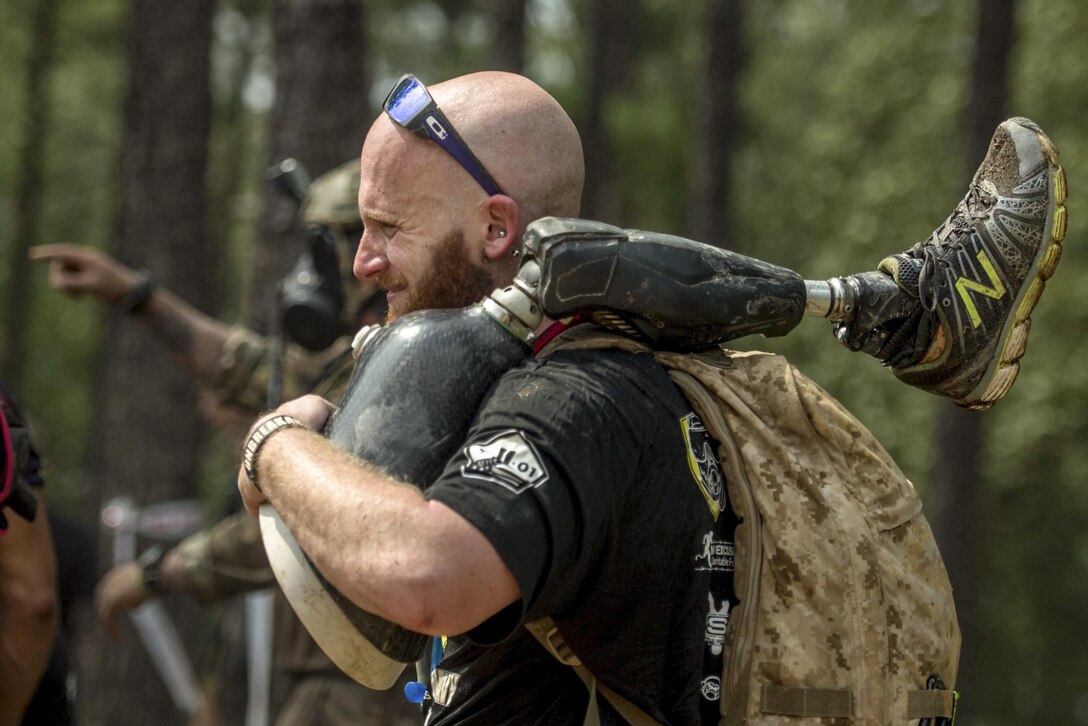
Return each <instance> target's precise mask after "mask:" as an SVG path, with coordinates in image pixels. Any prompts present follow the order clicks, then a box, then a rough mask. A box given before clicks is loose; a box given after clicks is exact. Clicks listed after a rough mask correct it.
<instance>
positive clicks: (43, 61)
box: [2, 0, 57, 390]
mask: <svg viewBox="0 0 1088 726" xmlns="http://www.w3.org/2000/svg"><path fill="white" fill-rule="evenodd" d="M56 20H57V1H56V0H39V1H38V3H37V4H36V5H34V11H33V21H32V22H33V28H32V31H33V32H32V35H31V38H32V40H31V47H30V54H29V58H28V60H27V66H26V91H25V95H24V99H25V102H24V107H25V111H24V113H23V118H24V122H23V143H22V149H21V152H20V155H19V179H18V182H17V184H18V191H17V192H16V195H17V202H16V206H15V239H14V240H13V244H12V245H11V248H10V249H9V251H8V255H9V256H8V260H7V263H6V264H5V267H6V268H7V269H6V270H5V273H6V281H5V283H4V291H5V292H4V302H5V303H6V305H5V309H6V315H5V317H4V320H5V322H6V325H5V326H4V336H3V360H2V365H3V373H4V379H5V380H6V381H7V382H8V385H10V386H11V387H12V388H13V389H14V390H19V389H20V388H22V386H20V383H21V379H22V377H23V371H24V370H25V367H26V337H27V336H26V331H27V328H28V320H27V319H26V316H27V315H28V313H29V310H30V306H29V305H28V304H27V300H28V298H29V296H30V279H31V276H30V274H29V266H30V263H29V261H28V260H27V256H26V251H27V248H28V247H30V246H31V245H33V244H35V243H37V242H38V241H39V240H38V225H39V223H40V221H41V219H40V210H41V198H42V172H43V168H44V166H45V159H44V154H43V147H44V142H45V138H46V132H47V130H48V127H49V121H50V118H49V107H50V104H49V88H48V77H49V71H50V68H51V67H52V65H53V57H54V53H53V50H54V49H53V44H54V42H55V38H54V35H55V33H54V30H55V28H56Z"/></svg>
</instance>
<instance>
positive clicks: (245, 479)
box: [238, 395, 336, 515]
mask: <svg viewBox="0 0 1088 726" xmlns="http://www.w3.org/2000/svg"><path fill="white" fill-rule="evenodd" d="M335 410H336V406H333V405H332V404H331V403H329V402H328V401H326V400H325V399H324V398H322V397H321V396H314V395H308V396H302V397H301V398H296V399H294V400H291V401H288V402H287V403H284V404H282V405H281V406H280V407H279V408H277V409H276V410H275V411H270V412H268V413H266V414H265V415H263V416H261V417H260V418H259V419H257V420H256V421H255V422H254V423H253V426H251V427H250V429H249V434H247V435H246V441H248V440H249V437H250V436H251V435H252V434H253V431H254V430H255V429H256V428H257V427H258V426H260V425H261V424H262V423H264V422H265V421H266V420H268V419H269V418H272V417H273V416H278V415H287V416H294V417H295V418H297V419H298V420H299V421H301V422H302V423H304V424H305V425H306V426H307V427H309V428H311V429H313V430H314V431H320V430H321V429H322V428H324V427H325V422H326V421H328V420H329V416H331V415H332V413H333V411H335ZM238 492H239V493H240V494H241V495H242V502H243V503H244V504H245V506H246V509H248V510H249V512H250V514H253V515H256V514H257V510H258V509H259V508H260V506H261V505H262V504H263V503H265V502H266V501H268V497H267V496H265V493H264V492H263V491H261V490H260V489H258V488H257V487H255V486H254V485H253V482H252V481H250V479H249V476H248V475H247V474H246V470H245V467H244V466H239V467H238Z"/></svg>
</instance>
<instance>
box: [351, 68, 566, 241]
mask: <svg viewBox="0 0 1088 726" xmlns="http://www.w3.org/2000/svg"><path fill="white" fill-rule="evenodd" d="M429 90H430V92H431V95H432V96H434V99H435V101H436V102H437V103H438V107H439V108H441V109H442V111H443V112H444V113H445V114H446V116H447V117H448V118H449V119H450V122H451V123H452V124H453V126H454V127H455V128H456V129H457V131H458V132H459V133H460V134H461V136H462V137H463V138H464V140H465V143H466V144H468V146H469V148H470V149H472V151H473V153H475V154H476V156H477V157H479V159H480V161H481V162H482V163H483V165H484V166H485V167H486V168H487V170H488V171H489V172H491V175H492V177H494V179H495V181H496V182H497V183H498V185H499V186H500V187H501V188H502V190H503V191H504V192H505V193H506V194H508V195H509V196H511V197H513V198H514V200H515V201H517V203H518V206H519V208H520V212H521V215H520V216H521V221H522V225H524V224H528V223H529V222H531V221H532V220H534V219H538V218H540V217H543V216H547V215H556V216H566V217H573V216H577V215H578V211H579V207H580V205H581V196H582V184H583V182H584V179H585V167H584V163H583V160H582V143H581V140H580V139H579V137H578V131H577V129H576V128H575V127H574V123H573V122H572V121H571V120H570V117H569V116H567V113H566V111H564V110H563V107H562V106H560V105H559V102H558V101H556V100H555V99H554V98H552V97H551V95H549V94H548V92H547V91H545V90H544V89H543V88H541V87H540V86H538V85H537V84H535V83H533V82H532V81H530V80H529V79H528V78H525V77H524V76H519V75H516V74H513V73H503V72H498V71H487V72H482V73H472V74H470V75H466V76H460V77H458V78H453V79H451V80H448V81H444V82H442V83H438V84H435V85H434V86H430V87H429ZM389 123H391V122H390V120H389V119H388V118H384V115H383V118H380V119H378V121H377V122H376V123H375V129H373V130H372V133H373V131H376V130H377V127H378V126H379V125H386V124H389ZM400 133H406V132H404V131H403V130H402V131H400ZM428 152H429V153H430V155H432V156H433V155H434V154H435V153H437V154H445V152H444V151H442V150H441V149H438V148H437V146H434V147H432V148H431V149H428ZM450 161H452V158H451V159H450ZM453 163H454V164H456V162H453ZM465 173H466V174H467V172H465ZM472 183H473V184H475V182H472Z"/></svg>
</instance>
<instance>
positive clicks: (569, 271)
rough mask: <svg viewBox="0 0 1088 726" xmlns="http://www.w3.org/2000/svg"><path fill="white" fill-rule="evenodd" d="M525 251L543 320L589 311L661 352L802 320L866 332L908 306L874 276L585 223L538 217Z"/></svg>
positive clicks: (527, 275)
mask: <svg viewBox="0 0 1088 726" xmlns="http://www.w3.org/2000/svg"><path fill="white" fill-rule="evenodd" d="M524 246H525V255H526V260H525V262H524V263H523V265H522V268H521V270H520V271H519V273H518V281H519V283H520V286H521V287H522V288H523V289H532V290H533V296H534V297H535V298H536V300H537V302H539V304H540V307H541V309H542V311H543V312H544V313H545V314H547V315H549V316H550V317H553V318H564V317H568V316H571V315H574V314H583V315H587V316H588V317H589V318H590V319H591V320H592V321H593V322H595V323H597V324H598V325H601V326H603V327H606V328H609V329H611V330H613V331H615V332H619V333H622V334H624V335H628V336H631V337H637V338H639V339H641V340H642V341H643V342H645V343H647V344H649V345H650V346H651V347H655V348H658V349H661V350H675V351H695V350H700V349H705V348H710V347H713V346H717V345H721V344H722V343H725V342H727V341H730V340H733V339H736V338H740V337H743V336H746V335H753V334H759V335H764V336H768V337H774V336H780V335H785V334H786V333H788V332H790V331H791V330H793V328H795V327H796V326H797V324H798V323H800V321H801V319H802V318H803V317H804V316H806V315H809V316H818V317H824V318H828V319H829V320H831V321H839V322H844V323H849V324H852V325H853V326H854V327H861V328H865V329H874V328H877V327H878V326H879V325H880V324H882V323H884V322H886V321H888V320H892V319H896V318H901V317H905V316H906V315H908V314H909V313H910V311H911V310H912V309H913V308H914V307H915V306H916V301H914V300H913V299H911V298H910V297H909V296H908V295H906V294H905V293H904V292H903V291H902V290H901V289H900V288H899V287H898V286H897V285H896V284H895V282H894V281H893V280H892V279H891V277H889V276H888V275H886V274H884V273H881V272H872V273H863V274H861V275H853V276H851V277H847V278H841V277H839V278H833V279H830V280H824V281H816V280H804V279H802V278H801V276H800V275H798V274H797V273H796V272H793V271H792V270H789V269H786V268H784V267H778V266H777V265H772V264H770V263H768V262H764V261H762V260H757V259H754V258H752V257H746V256H744V255H740V254H737V253H735V252H730V251H729V250H723V249H719V248H717V247H712V246H710V245H706V244H702V243H700V242H694V241H692V240H688V239H684V238H682V237H674V236H672V235H666V234H658V233H653V232H642V231H638V230H622V229H620V228H618V227H613V226H611V225H607V224H602V223H600V222H593V221H590V220H583V219H569V218H559V217H549V218H545V219H542V220H538V221H537V222H534V223H533V224H531V225H529V227H528V229H527V230H526V232H525V236H524ZM534 265H535V266H536V268H537V269H533V268H534ZM516 284H518V283H516ZM493 297H494V296H493ZM508 304H511V305H513V303H512V302H510V303H508ZM514 307H515V308H516V305H514ZM529 322H531V321H529Z"/></svg>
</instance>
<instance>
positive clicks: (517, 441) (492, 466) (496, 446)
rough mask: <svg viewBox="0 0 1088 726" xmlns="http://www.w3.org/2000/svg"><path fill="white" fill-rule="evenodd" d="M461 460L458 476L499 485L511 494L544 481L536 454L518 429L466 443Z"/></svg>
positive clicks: (546, 471) (534, 449)
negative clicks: (462, 462)
mask: <svg viewBox="0 0 1088 726" xmlns="http://www.w3.org/2000/svg"><path fill="white" fill-rule="evenodd" d="M464 456H465V463H464V464H462V466H461V475H462V476H464V477H467V478H469V479H483V480H484V481H489V482H493V483H495V484H499V485H501V486H504V487H506V488H507V489H509V490H510V491H512V492H514V493H515V494H518V493H520V492H523V491H525V490H526V489H532V488H533V487H538V486H540V485H541V484H543V483H544V482H546V481H548V470H547V469H545V468H544V462H543V460H542V459H541V458H540V452H538V451H537V450H536V447H535V446H533V444H532V442H530V441H529V440H528V439H527V438H525V434H523V433H522V432H521V431H519V430H518V429H508V430H507V431H503V432H502V433H500V434H497V435H495V436H492V437H491V438H489V439H487V440H485V441H477V442H473V443H470V444H469V445H468V446H466V447H465V449H464Z"/></svg>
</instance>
